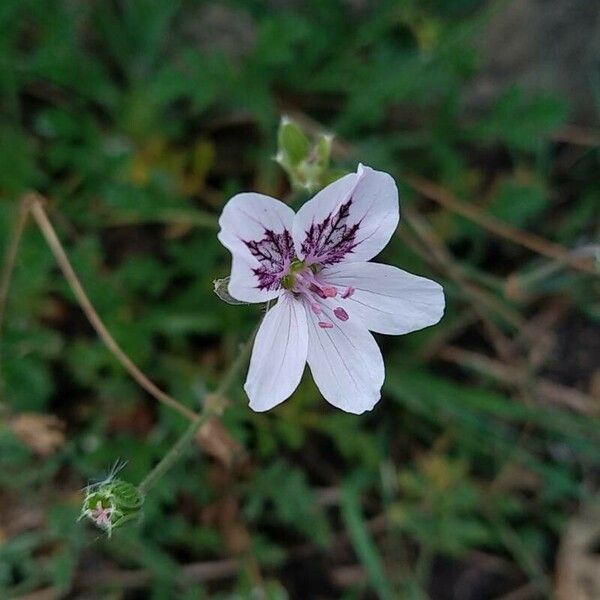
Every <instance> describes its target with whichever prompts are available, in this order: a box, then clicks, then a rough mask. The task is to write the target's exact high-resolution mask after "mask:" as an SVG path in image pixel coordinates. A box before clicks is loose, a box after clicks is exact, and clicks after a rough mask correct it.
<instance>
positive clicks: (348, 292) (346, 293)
mask: <svg viewBox="0 0 600 600" xmlns="http://www.w3.org/2000/svg"><path fill="white" fill-rule="evenodd" d="M355 291H356V290H355V289H354V288H353V287H352V286H351V285H350V286H348V287H347V288H346V290H345V291H344V293H343V294H342V298H343V299H344V300H346V299H347V298H350V297H351V296H352V294H354V292H355Z"/></svg>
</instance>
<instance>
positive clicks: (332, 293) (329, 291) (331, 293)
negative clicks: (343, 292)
mask: <svg viewBox="0 0 600 600" xmlns="http://www.w3.org/2000/svg"><path fill="white" fill-rule="evenodd" d="M321 289H322V290H323V293H324V294H325V298H335V297H336V296H337V293H338V291H337V288H335V287H333V286H332V285H331V286H326V287H323V288H321Z"/></svg>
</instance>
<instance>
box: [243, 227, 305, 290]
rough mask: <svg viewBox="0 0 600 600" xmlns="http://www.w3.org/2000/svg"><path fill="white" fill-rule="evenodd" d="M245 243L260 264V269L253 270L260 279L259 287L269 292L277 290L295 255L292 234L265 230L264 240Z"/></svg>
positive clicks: (284, 231)
mask: <svg viewBox="0 0 600 600" xmlns="http://www.w3.org/2000/svg"><path fill="white" fill-rule="evenodd" d="M243 241H244V244H246V247H247V248H248V250H250V253H251V254H252V256H254V258H256V259H257V260H258V261H259V262H260V267H256V268H255V269H252V272H253V273H254V274H255V275H256V277H257V279H258V285H257V287H258V288H259V289H261V290H267V291H272V290H275V289H277V288H278V287H279V285H280V283H281V280H282V278H283V277H285V276H286V275H287V273H288V270H289V266H290V263H291V262H292V260H293V259H294V255H295V251H294V242H293V240H292V236H291V235H290V232H289V231H288V230H287V229H284V230H283V232H282V233H275V232H274V231H271V230H270V229H265V237H264V238H263V239H262V240H258V241H254V240H251V241H246V240H243Z"/></svg>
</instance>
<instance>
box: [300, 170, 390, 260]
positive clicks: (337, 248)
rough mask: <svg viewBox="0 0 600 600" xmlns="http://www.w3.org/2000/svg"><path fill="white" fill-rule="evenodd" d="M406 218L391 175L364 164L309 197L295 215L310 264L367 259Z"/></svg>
mask: <svg viewBox="0 0 600 600" xmlns="http://www.w3.org/2000/svg"><path fill="white" fill-rule="evenodd" d="M399 218H400V213H399V205H398V189H397V188H396V184H395V183H394V180H393V179H392V177H391V176H390V175H388V174H387V173H383V172H381V171H374V170H373V169H371V168H369V167H364V166H363V165H359V167H358V170H357V172H356V173H352V174H350V175H346V176H345V177H342V178H341V179H338V180H337V181H335V182H334V183H332V184H330V185H328V186H327V187H326V188H325V189H323V190H321V191H320V192H319V193H318V194H317V195H316V196H315V197H314V198H313V199H312V200H309V201H308V202H307V203H306V204H305V205H304V206H303V207H302V208H301V209H300V210H299V211H298V214H297V215H296V218H295V219H294V227H293V238H294V245H295V247H296V254H297V255H298V256H299V257H302V258H307V259H308V262H309V263H320V264H335V263H338V262H360V261H367V260H370V259H371V258H373V257H374V256H375V255H377V254H379V252H381V251H382V250H383V248H384V247H385V246H386V245H387V243H388V242H389V241H390V238H391V237H392V234H393V233H394V231H395V230H396V227H397V226H398V220H399Z"/></svg>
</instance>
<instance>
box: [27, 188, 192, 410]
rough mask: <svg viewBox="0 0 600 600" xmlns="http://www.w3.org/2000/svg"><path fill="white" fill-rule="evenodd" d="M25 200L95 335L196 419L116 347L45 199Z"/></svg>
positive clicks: (163, 397)
mask: <svg viewBox="0 0 600 600" xmlns="http://www.w3.org/2000/svg"><path fill="white" fill-rule="evenodd" d="M24 201H25V202H26V203H27V205H28V206H29V210H30V212H31V215H32V216H33V218H34V219H35V221H36V223H37V225H38V226H39V228H40V230H41V232H42V234H43V235H44V237H45V238H46V241H47V242H48V245H49V246H50V250H51V251H52V253H53V254H54V257H55V258H56V261H57V262H58V266H59V267H60V269H61V271H62V272H63V275H64V276H65V278H66V279H67V281H68V283H69V286H70V287H71V290H72V291H73V293H74V294H75V297H76V298H77V301H78V302H79V305H80V306H81V309H82V310H83V312H84V313H85V316H86V317H87V318H88V321H89V322H90V324H91V325H92V327H93V328H94V329H95V330H96V333H97V334H98V335H99V336H100V339H101V340H102V341H103V342H104V344H105V345H106V347H107V348H108V349H109V350H110V351H111V353H112V354H113V355H114V356H115V358H116V359H117V360H118V361H119V362H120V363H121V365H123V367H124V368H125V370H126V371H127V372H128V373H129V374H130V375H131V376H132V377H133V379H135V381H136V382H137V383H138V384H139V385H140V386H141V387H142V388H143V389H145V390H146V391H147V392H148V393H149V394H150V395H151V396H153V397H154V398H156V399H157V400H158V401H159V402H162V403H163V404H165V405H166V406H169V407H170V408H172V409H174V410H176V411H177V412H179V413H180V414H182V415H183V416H184V417H186V418H188V419H190V420H193V419H195V418H196V415H195V413H194V411H192V410H190V409H189V408H187V406H184V405H183V404H181V403H180V402H178V401H177V400H175V398H172V397H171V396H169V395H168V394H166V393H165V392H163V391H162V390H161V389H160V388H158V387H157V386H156V385H155V384H154V383H153V382H152V381H150V379H148V377H146V375H144V373H142V371H141V370H140V369H139V367H138V366H137V365H136V364H135V363H134V362H133V361H132V360H131V359H130V358H129V356H127V354H125V352H124V351H123V350H122V348H121V347H120V346H119V344H117V342H116V341H115V339H114V338H113V337H112V335H111V333H110V332H109V331H108V329H107V328H106V326H105V325H104V323H103V322H102V319H100V316H99V315H98V313H97V312H96V309H95V308H94V306H93V305H92V303H91V301H90V299H89V298H88V295H87V294H86V292H85V290H84V289H83V286H82V285H81V282H80V281H79V278H78V277H77V274H76V273H75V270H74V269H73V267H72V265H71V262H70V261H69V259H68V257H67V255H66V253H65V251H64V249H63V247H62V244H61V243H60V240H59V239H58V236H57V235H56V232H55V231H54V227H53V226H52V224H51V223H50V220H49V219H48V216H47V215H46V211H45V210H44V206H43V202H44V200H43V198H42V197H41V196H39V195H37V194H34V193H30V194H28V195H27V196H26V197H25V199H24Z"/></svg>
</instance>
